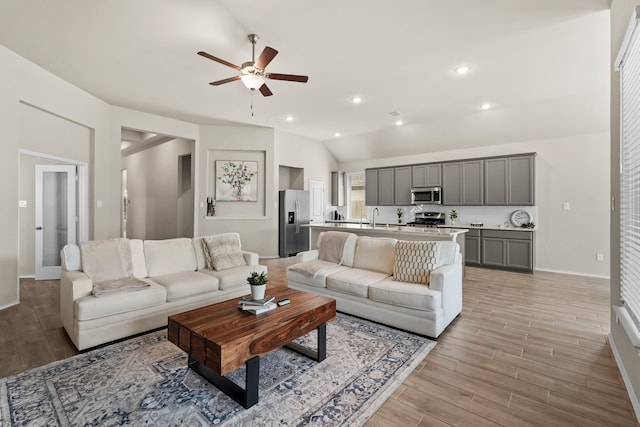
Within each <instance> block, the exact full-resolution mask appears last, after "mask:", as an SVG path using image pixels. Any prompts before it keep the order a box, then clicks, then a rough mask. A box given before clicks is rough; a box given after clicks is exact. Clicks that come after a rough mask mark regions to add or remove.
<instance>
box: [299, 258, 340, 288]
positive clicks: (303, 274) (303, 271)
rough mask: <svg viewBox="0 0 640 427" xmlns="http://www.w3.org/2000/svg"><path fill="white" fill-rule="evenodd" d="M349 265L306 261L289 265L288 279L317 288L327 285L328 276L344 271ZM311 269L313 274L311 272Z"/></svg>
mask: <svg viewBox="0 0 640 427" xmlns="http://www.w3.org/2000/svg"><path fill="white" fill-rule="evenodd" d="M348 268H349V267H347V266H344V265H338V264H333V263H329V262H326V261H319V260H315V261H306V262H299V263H297V264H293V265H292V266H289V267H287V279H288V280H289V281H294V282H300V283H304V284H307V285H309V286H315V287H317V288H326V287H327V276H329V275H330V274H333V273H338V272H340V271H344V270H346V269H348ZM309 271H311V272H313V274H309Z"/></svg>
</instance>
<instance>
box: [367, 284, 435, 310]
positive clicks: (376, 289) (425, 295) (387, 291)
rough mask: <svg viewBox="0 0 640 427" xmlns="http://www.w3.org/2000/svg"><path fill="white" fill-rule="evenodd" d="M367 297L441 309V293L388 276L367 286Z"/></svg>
mask: <svg viewBox="0 0 640 427" xmlns="http://www.w3.org/2000/svg"><path fill="white" fill-rule="evenodd" d="M369 299H371V300H372V301H377V302H382V303H386V304H391V305H397V306H401V307H407V308H413V309H416V310H423V311H436V310H441V309H442V293H441V292H440V291H434V290H431V289H429V287H428V286H424V285H420V284H416V283H406V282H398V281H396V280H393V278H391V277H389V278H387V279H385V280H382V281H379V282H376V283H373V284H371V285H370V286H369Z"/></svg>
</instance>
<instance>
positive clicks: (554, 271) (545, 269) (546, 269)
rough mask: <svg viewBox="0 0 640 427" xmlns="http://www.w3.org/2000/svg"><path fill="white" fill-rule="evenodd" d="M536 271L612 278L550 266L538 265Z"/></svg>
mask: <svg viewBox="0 0 640 427" xmlns="http://www.w3.org/2000/svg"><path fill="white" fill-rule="evenodd" d="M535 271H536V272H537V271H542V272H546V273H558V274H570V275H571V276H582V277H593V278H595V279H605V280H610V279H611V278H610V277H609V276H606V275H600V274H588V273H583V272H580V271H565V270H553V269H549V268H538V267H536V268H535ZM607 286H608V285H607Z"/></svg>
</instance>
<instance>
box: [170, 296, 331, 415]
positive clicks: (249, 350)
mask: <svg viewBox="0 0 640 427" xmlns="http://www.w3.org/2000/svg"><path fill="white" fill-rule="evenodd" d="M267 295H273V296H275V301H280V300H282V299H285V298H287V299H289V300H291V303H290V304H288V305H284V306H282V307H277V308H276V309H275V310H271V311H268V312H266V313H262V314H258V315H256V314H253V313H249V312H245V311H242V310H239V309H238V308H237V303H238V299H237V298H236V299H233V300H229V301H224V302H221V303H218V304H213V305H209V306H206V307H201V308H198V309H195V310H191V311H187V312H185V313H180V314H176V315H173V316H170V317H169V326H168V337H169V341H171V342H172V343H174V344H175V345H177V346H178V347H180V348H181V349H182V350H184V351H185V352H186V353H187V354H188V355H189V367H190V368H191V369H193V370H194V371H196V372H197V373H198V374H200V375H201V376H203V377H204V378H206V379H207V380H209V381H210V382H211V383H212V384H214V385H215V386H216V387H218V388H219V389H220V390H222V391H223V392H224V393H226V394H227V395H228V396H229V397H231V398H233V399H234V400H235V401H236V402H238V403H240V404H241V405H243V406H244V407H245V408H249V407H251V406H253V405H255V404H256V403H258V378H259V375H260V357H261V356H264V355H265V354H267V353H269V352H271V351H274V350H277V349H278V348H280V347H283V346H286V347H288V348H290V349H292V350H295V351H297V352H299V353H301V354H304V355H305V356H308V357H310V358H312V359H314V360H317V361H318V362H321V361H322V360H324V359H325V358H326V355H327V329H326V328H327V322H330V321H332V320H333V319H335V317H336V301H335V300H334V299H331V298H327V297H323V296H320V295H314V294H311V293H308V292H302V291H298V290H296V289H290V288H285V287H275V288H272V289H268V290H267ZM314 329H316V330H317V331H318V347H317V350H315V351H314V350H311V349H309V348H307V347H304V346H302V345H300V344H298V343H293V342H292V341H293V340H295V339H296V338H300V337H302V336H304V335H306V334H308V333H309V332H311V331H313V330H314ZM242 365H245V366H246V377H245V387H244V388H242V387H240V386H238V385H237V384H236V383H234V382H233V381H231V380H229V379H228V378H226V377H225V375H227V374H228V373H229V372H231V371H233V370H235V369H238V368H239V367H241V366H242Z"/></svg>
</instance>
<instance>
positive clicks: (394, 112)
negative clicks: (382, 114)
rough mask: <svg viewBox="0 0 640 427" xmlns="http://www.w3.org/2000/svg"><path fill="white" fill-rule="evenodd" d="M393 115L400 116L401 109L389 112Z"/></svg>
mask: <svg viewBox="0 0 640 427" xmlns="http://www.w3.org/2000/svg"><path fill="white" fill-rule="evenodd" d="M389 115H390V116H391V117H398V116H399V115H400V111H392V112H390V113H389Z"/></svg>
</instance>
